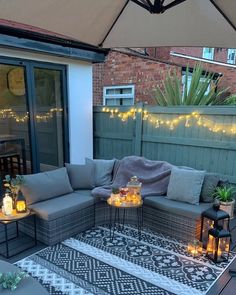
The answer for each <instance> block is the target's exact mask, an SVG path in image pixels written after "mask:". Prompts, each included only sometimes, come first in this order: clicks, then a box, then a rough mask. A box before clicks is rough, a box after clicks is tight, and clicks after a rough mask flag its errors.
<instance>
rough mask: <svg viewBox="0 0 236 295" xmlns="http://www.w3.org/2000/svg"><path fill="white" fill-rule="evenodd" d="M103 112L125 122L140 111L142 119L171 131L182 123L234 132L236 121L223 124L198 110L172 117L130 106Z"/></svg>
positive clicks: (217, 130)
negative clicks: (128, 108) (121, 109)
mask: <svg viewBox="0 0 236 295" xmlns="http://www.w3.org/2000/svg"><path fill="white" fill-rule="evenodd" d="M102 111H103V112H106V113H109V114H110V118H111V119H112V118H115V117H118V118H120V119H121V121H123V122H126V121H127V120H128V119H129V118H131V119H133V120H135V119H136V114H137V113H142V116H143V120H144V121H148V122H149V123H151V124H154V126H155V128H160V127H161V126H162V127H166V128H168V129H169V130H171V131H173V130H174V129H175V128H176V127H177V126H178V125H180V124H181V125H184V127H185V128H189V127H192V126H196V127H202V128H206V129H208V130H209V131H211V132H214V133H218V132H219V133H220V132H221V133H226V134H236V123H235V124H225V123H218V122H217V121H214V120H210V119H207V118H206V117H205V116H203V115H201V114H200V113H198V112H192V113H190V114H187V115H186V114H182V115H178V116H176V117H175V118H172V119H165V118H164V115H153V114H150V113H148V111H147V110H143V109H141V108H131V109H130V110H128V111H127V112H121V111H120V110H119V109H118V108H115V109H112V108H105V107H104V108H103V109H102Z"/></svg>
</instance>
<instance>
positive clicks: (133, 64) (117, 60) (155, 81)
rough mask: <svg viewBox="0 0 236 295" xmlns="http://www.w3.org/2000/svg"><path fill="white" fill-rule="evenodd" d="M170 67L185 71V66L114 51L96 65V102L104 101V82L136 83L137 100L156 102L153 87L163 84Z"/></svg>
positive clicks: (94, 69) (94, 68)
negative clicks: (101, 62)
mask: <svg viewBox="0 0 236 295" xmlns="http://www.w3.org/2000/svg"><path fill="white" fill-rule="evenodd" d="M169 70H176V71H177V72H178V73H179V74H181V67H177V66H175V65H171V64H167V63H162V62H158V61H155V60H152V59H150V58H144V57H138V56H135V55H132V54H127V53H121V52H117V51H110V53H109V54H108V55H107V57H106V61H105V63H103V64H94V66H93V81H94V82H93V83H94V84H93V90H94V104H95V105H99V104H102V102H103V98H102V89H103V86H112V85H126V84H134V85H135V100H136V102H139V101H143V102H145V103H148V104H154V100H153V90H154V88H156V87H157V85H161V84H162V81H163V79H164V78H165V76H166V74H167V73H168V71H169Z"/></svg>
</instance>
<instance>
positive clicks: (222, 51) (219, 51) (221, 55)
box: [171, 47, 228, 63]
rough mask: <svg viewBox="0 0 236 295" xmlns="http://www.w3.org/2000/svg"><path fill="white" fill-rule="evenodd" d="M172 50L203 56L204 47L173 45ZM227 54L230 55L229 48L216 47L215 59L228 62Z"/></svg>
mask: <svg viewBox="0 0 236 295" xmlns="http://www.w3.org/2000/svg"><path fill="white" fill-rule="evenodd" d="M171 51H172V52H176V53H182V54H185V55H189V56H194V57H199V58H202V47H172V48H171ZM227 56H228V49H227V48H215V50H214V59H213V60H214V61H219V62H224V63H227Z"/></svg>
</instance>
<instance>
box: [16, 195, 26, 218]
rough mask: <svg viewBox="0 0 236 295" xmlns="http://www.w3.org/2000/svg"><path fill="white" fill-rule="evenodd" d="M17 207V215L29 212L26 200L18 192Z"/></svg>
mask: <svg viewBox="0 0 236 295" xmlns="http://www.w3.org/2000/svg"><path fill="white" fill-rule="evenodd" d="M15 206H16V212H17V213H25V212H27V206H26V200H25V197H24V195H23V194H22V192H21V191H19V192H18V195H17V197H16V201H15Z"/></svg>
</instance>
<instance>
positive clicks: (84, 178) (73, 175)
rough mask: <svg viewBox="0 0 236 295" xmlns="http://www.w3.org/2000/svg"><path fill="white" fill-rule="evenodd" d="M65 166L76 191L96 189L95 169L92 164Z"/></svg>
mask: <svg viewBox="0 0 236 295" xmlns="http://www.w3.org/2000/svg"><path fill="white" fill-rule="evenodd" d="M65 165H66V169H67V172H68V175H69V178H70V183H71V186H72V188H73V189H74V190H76V189H92V188H94V185H95V184H94V172H95V171H94V170H95V167H94V165H93V164H92V163H90V164H86V165H77V164H67V163H66V164H65Z"/></svg>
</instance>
